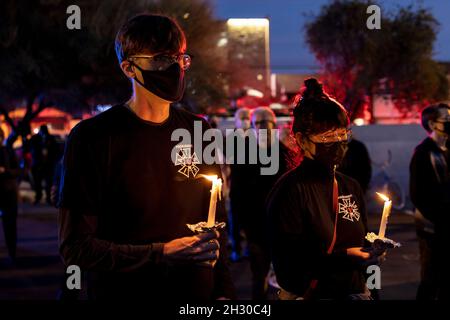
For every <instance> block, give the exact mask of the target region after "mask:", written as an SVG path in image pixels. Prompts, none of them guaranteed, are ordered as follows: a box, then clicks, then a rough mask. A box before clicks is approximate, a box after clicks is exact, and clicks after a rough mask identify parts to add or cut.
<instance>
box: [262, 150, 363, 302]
mask: <svg viewBox="0 0 450 320" xmlns="http://www.w3.org/2000/svg"><path fill="white" fill-rule="evenodd" d="M336 180H337V182H338V191H339V193H338V194H339V198H338V211H339V212H338V222H337V232H336V234H337V237H336V244H335V246H334V250H333V253H332V254H331V255H327V253H326V252H327V249H328V247H329V245H330V243H331V241H332V238H333V231H334V220H335V216H334V213H333V209H332V208H333V175H332V174H330V173H328V172H327V170H325V169H324V168H323V167H322V166H321V165H320V164H319V163H318V162H316V161H313V160H310V159H308V158H305V159H304V160H303V162H302V163H301V164H300V166H299V167H297V168H296V169H294V170H291V171H289V172H288V173H287V174H285V175H284V176H283V177H281V179H280V180H279V181H278V182H277V184H276V186H275V188H274V189H273V191H272V192H271V194H270V195H269V199H268V205H267V207H268V214H269V223H268V225H269V229H270V238H271V241H270V242H271V247H272V255H273V257H272V258H273V266H274V269H275V273H276V275H277V280H278V282H279V284H280V286H281V287H282V288H283V289H285V290H287V291H289V292H292V293H295V294H298V295H304V293H305V291H306V289H307V288H308V287H309V284H310V282H311V280H313V279H316V280H318V287H317V291H316V294H317V295H318V297H320V298H344V297H346V296H347V295H349V294H354V293H363V292H364V290H365V280H364V274H363V270H362V269H361V268H360V267H359V266H358V265H356V264H354V263H353V262H352V261H351V260H350V259H349V258H348V257H347V256H346V249H347V248H351V247H362V246H364V244H365V235H366V233H367V227H366V226H367V220H366V207H365V202H364V196H363V193H362V190H361V187H360V186H359V184H358V182H356V181H355V180H353V179H352V178H350V177H347V176H345V175H343V174H341V173H339V172H336Z"/></svg>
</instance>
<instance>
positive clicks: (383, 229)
mask: <svg viewBox="0 0 450 320" xmlns="http://www.w3.org/2000/svg"><path fill="white" fill-rule="evenodd" d="M377 194H378V196H379V197H380V198H381V199H383V200H384V207H383V215H382V216H381V223H380V230H379V232H378V237H379V238H384V236H385V234H386V226H387V222H388V218H389V214H390V213H391V209H392V201H391V200H389V198H388V197H387V196H385V195H384V194H382V193H378V192H377Z"/></svg>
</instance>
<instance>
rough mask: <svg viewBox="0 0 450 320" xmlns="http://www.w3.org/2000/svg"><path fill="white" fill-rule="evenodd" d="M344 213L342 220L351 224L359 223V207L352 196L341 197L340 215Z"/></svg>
mask: <svg viewBox="0 0 450 320" xmlns="http://www.w3.org/2000/svg"><path fill="white" fill-rule="evenodd" d="M341 213H342V218H343V219H347V220H349V221H351V222H354V220H356V221H359V218H360V217H361V214H360V212H359V208H358V205H357V204H356V202H355V201H353V200H352V195H351V194H350V195H347V196H340V197H339V214H341Z"/></svg>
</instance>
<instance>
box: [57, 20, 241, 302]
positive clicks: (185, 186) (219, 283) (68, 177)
mask: <svg viewBox="0 0 450 320" xmlns="http://www.w3.org/2000/svg"><path fill="white" fill-rule="evenodd" d="M115 46H116V52H117V57H118V60H119V63H120V67H121V69H122V71H123V72H124V74H125V75H126V76H127V77H128V78H129V79H130V80H131V83H132V88H133V95H132V97H131V99H130V100H129V101H128V102H126V103H125V104H122V105H117V106H114V107H112V108H111V109H110V110H108V111H106V112H104V113H102V114H100V115H98V116H96V117H94V118H92V119H89V120H86V121H83V122H81V123H80V124H79V125H78V126H77V127H75V128H74V129H73V130H72V132H71V134H70V137H69V139H68V142H67V145H66V151H65V156H64V165H63V174H62V185H61V189H60V208H61V209H60V251H61V254H62V256H63V258H64V261H65V263H66V264H67V265H71V264H76V265H79V266H80V267H81V268H82V270H88V271H91V273H90V275H91V277H90V281H89V289H90V290H89V292H88V293H89V295H90V297H92V298H98V299H105V298H113V299H121V298H123V299H139V298H140V299H146V300H147V301H148V300H151V299H171V300H173V299H193V300H199V299H201V300H207V299H216V298H232V297H233V287H232V284H231V281H230V276H229V272H228V268H227V264H226V263H225V259H226V254H225V253H224V250H225V247H226V245H225V243H226V242H225V241H226V239H225V236H224V234H223V233H222V232H221V235H219V234H218V232H209V233H203V234H200V235H193V234H192V232H191V231H190V230H189V229H188V228H187V226H186V224H194V223H197V222H200V221H206V217H207V212H208V205H209V197H210V192H209V190H210V188H211V184H210V183H208V182H207V181H206V180H205V179H197V178H199V177H200V176H201V174H207V175H211V174H216V175H218V176H220V168H219V167H218V166H213V165H206V164H202V163H198V161H194V159H196V157H195V153H194V146H193V145H186V144H184V145H179V144H178V143H177V142H176V141H172V139H171V135H172V132H173V131H174V130H176V129H180V128H183V129H186V130H188V131H189V132H190V133H191V136H193V130H194V121H201V119H200V118H199V117H197V116H194V115H192V114H190V113H188V112H186V111H183V110H181V109H176V108H174V107H172V106H171V103H172V102H174V101H179V100H180V99H181V98H182V96H183V93H184V88H185V79H184V78H185V72H186V70H187V69H188V68H189V66H190V62H191V59H190V57H189V56H188V55H187V54H186V52H185V51H186V40H185V36H184V34H183V31H182V30H181V29H180V27H179V26H178V24H177V23H176V22H175V21H174V20H172V19H170V18H168V17H166V16H161V15H139V16H136V17H134V18H132V19H130V20H129V21H128V22H126V23H125V24H124V25H123V26H122V28H121V29H120V31H119V32H118V34H117V37H116V43H115ZM202 125H203V129H206V128H207V124H206V122H205V121H203V123H202ZM172 150H175V151H176V152H177V154H179V155H180V157H181V156H183V157H184V158H183V159H184V160H185V161H184V162H183V163H178V162H175V163H174V162H173V161H172ZM188 158H189V159H188ZM224 213H225V211H224V210H218V217H217V219H216V220H218V221H225V219H226V216H225V214H224ZM219 242H220V244H219ZM216 262H217V263H216ZM213 266H214V267H213Z"/></svg>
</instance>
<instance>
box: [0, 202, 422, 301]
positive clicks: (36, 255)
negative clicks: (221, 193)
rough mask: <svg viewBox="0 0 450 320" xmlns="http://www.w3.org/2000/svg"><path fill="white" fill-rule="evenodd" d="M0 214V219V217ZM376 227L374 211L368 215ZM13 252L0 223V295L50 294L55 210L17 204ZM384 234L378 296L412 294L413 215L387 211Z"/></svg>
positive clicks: (58, 266)
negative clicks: (12, 255)
mask: <svg viewBox="0 0 450 320" xmlns="http://www.w3.org/2000/svg"><path fill="white" fill-rule="evenodd" d="M0 220H1V219H0ZM369 220H370V225H371V226H372V227H373V228H371V229H373V230H377V226H378V223H379V216H375V215H373V216H371V217H370V219H369ZM18 234H19V241H18V254H17V256H18V258H17V262H16V265H15V266H12V265H11V264H10V262H9V259H7V258H6V256H7V255H6V248H5V244H4V238H3V231H2V230H1V228H0V299H14V300H15V299H38V300H40V299H55V297H56V294H57V291H58V288H59V287H60V285H61V283H62V275H63V273H64V269H63V265H62V263H61V260H60V258H59V256H58V250H57V241H58V235H57V211H56V209H54V208H51V207H48V206H45V205H39V206H32V205H31V204H27V203H25V204H22V205H21V206H20V212H19V219H18ZM387 235H388V237H390V238H392V239H394V240H396V241H398V242H400V243H401V244H402V247H401V248H398V249H394V250H391V251H390V252H389V254H388V257H387V261H386V262H385V263H384V264H383V265H382V282H381V283H382V289H381V291H380V296H381V298H382V299H402V300H403V299H414V298H415V294H416V290H417V285H418V279H419V255H418V244H417V240H416V235H415V229H414V224H413V219H412V217H411V216H409V215H406V214H403V213H393V214H392V216H391V218H390V224H389V226H388V232H387ZM231 266H232V274H233V279H234V282H235V284H236V286H237V290H238V297H239V298H240V299H249V298H250V296H251V292H250V269H249V265H248V261H247V260H243V261H241V262H238V263H232V264H231Z"/></svg>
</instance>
